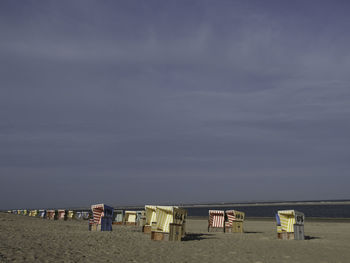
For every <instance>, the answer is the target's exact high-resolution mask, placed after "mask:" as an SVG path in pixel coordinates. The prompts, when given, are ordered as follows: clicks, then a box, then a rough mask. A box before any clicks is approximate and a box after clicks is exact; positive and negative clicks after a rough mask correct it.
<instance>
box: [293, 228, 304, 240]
mask: <svg viewBox="0 0 350 263" xmlns="http://www.w3.org/2000/svg"><path fill="white" fill-rule="evenodd" d="M294 239H295V240H305V235H304V225H297V224H295V225H294Z"/></svg>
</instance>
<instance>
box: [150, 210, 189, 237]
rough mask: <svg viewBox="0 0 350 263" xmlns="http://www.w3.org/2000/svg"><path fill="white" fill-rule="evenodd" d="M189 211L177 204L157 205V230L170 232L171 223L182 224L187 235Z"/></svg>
mask: <svg viewBox="0 0 350 263" xmlns="http://www.w3.org/2000/svg"><path fill="white" fill-rule="evenodd" d="M186 217H187V211H186V210H185V209H182V208H179V207H177V206H157V210H156V227H157V231H162V232H164V233H169V232H170V224H178V225H182V229H183V233H182V235H183V236H184V235H185V231H184V230H185V223H186Z"/></svg>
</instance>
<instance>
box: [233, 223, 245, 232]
mask: <svg viewBox="0 0 350 263" xmlns="http://www.w3.org/2000/svg"><path fill="white" fill-rule="evenodd" d="M232 232H233V233H243V232H244V230H243V222H242V221H233V222H232Z"/></svg>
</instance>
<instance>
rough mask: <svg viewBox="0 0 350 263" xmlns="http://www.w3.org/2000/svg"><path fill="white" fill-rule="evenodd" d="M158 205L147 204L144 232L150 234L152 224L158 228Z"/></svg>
mask: <svg viewBox="0 0 350 263" xmlns="http://www.w3.org/2000/svg"><path fill="white" fill-rule="evenodd" d="M156 211H157V206H155V205H145V215H146V222H145V225H144V227H143V232H144V233H145V234H150V233H151V231H152V224H153V225H154V227H155V229H154V230H156V222H157V221H156V220H157V214H156Z"/></svg>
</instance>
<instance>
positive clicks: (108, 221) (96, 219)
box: [89, 204, 114, 231]
mask: <svg viewBox="0 0 350 263" xmlns="http://www.w3.org/2000/svg"><path fill="white" fill-rule="evenodd" d="M113 210H114V209H113V207H111V206H108V205H105V204H97V205H92V206H91V212H92V220H91V219H90V220H89V229H90V230H95V231H112V221H113Z"/></svg>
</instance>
